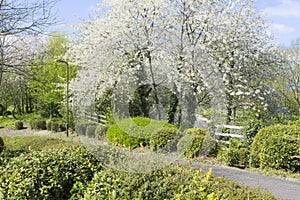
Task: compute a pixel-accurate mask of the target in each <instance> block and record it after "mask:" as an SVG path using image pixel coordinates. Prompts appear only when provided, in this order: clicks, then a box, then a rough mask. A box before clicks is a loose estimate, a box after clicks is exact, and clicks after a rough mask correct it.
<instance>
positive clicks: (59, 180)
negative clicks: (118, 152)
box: [0, 146, 100, 199]
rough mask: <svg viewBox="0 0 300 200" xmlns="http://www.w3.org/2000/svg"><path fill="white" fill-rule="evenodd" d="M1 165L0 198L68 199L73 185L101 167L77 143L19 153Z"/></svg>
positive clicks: (88, 177) (84, 183) (85, 180)
mask: <svg viewBox="0 0 300 200" xmlns="http://www.w3.org/2000/svg"><path fill="white" fill-rule="evenodd" d="M0 168H1V176H0V182H1V184H0V198H1V199H69V198H70V197H71V196H72V194H71V191H74V190H72V188H73V186H74V185H78V182H80V183H82V184H83V185H86V184H87V183H88V182H89V181H90V180H91V179H92V177H93V174H94V172H95V171H98V170H99V169H100V166H99V165H98V164H97V161H96V160H95V158H94V157H93V156H91V155H90V154H89V152H88V151H87V150H85V149H84V148H83V147H80V146H78V147H72V148H62V149H57V150H51V151H36V152H32V153H28V154H22V155H20V156H19V157H17V158H12V159H11V160H10V161H9V162H8V163H7V164H6V165H5V166H1V167H0ZM75 183H76V184H75Z"/></svg>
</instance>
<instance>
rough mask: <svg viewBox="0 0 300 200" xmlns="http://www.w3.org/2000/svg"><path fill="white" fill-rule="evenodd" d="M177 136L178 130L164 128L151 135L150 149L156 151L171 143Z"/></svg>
mask: <svg viewBox="0 0 300 200" xmlns="http://www.w3.org/2000/svg"><path fill="white" fill-rule="evenodd" d="M176 135H178V128H169V127H163V128H161V129H160V130H159V131H158V132H156V133H154V134H152V135H151V138H150V141H149V142H150V147H151V148H152V150H154V151H156V150H158V149H160V148H163V147H165V146H166V145H167V144H168V143H171V142H172V141H173V140H174V139H175V137H176Z"/></svg>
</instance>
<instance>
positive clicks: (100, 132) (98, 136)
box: [95, 124, 108, 139]
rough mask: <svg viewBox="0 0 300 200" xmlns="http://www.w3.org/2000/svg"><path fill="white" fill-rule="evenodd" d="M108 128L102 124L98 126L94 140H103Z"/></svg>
mask: <svg viewBox="0 0 300 200" xmlns="http://www.w3.org/2000/svg"><path fill="white" fill-rule="evenodd" d="M107 129H108V126H107V125H104V124H99V125H98V126H97V128H96V130H95V138H96V139H103V137H105V134H106V132H107Z"/></svg>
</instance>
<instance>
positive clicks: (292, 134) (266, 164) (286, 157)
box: [250, 125, 300, 171]
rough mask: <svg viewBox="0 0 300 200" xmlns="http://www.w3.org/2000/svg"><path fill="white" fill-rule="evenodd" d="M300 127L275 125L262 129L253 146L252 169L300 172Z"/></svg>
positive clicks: (251, 155) (251, 154)
mask: <svg viewBox="0 0 300 200" xmlns="http://www.w3.org/2000/svg"><path fill="white" fill-rule="evenodd" d="M299 146H300V127H299V126H296V125H274V126H270V127H267V128H264V129H261V130H260V131H259V132H258V133H257V135H256V136H255V138H254V141H253V144H252V146H251V153H250V165H251V166H252V167H261V168H274V169H285V170H289V171H300V159H299V157H298V156H299V155H300V149H299Z"/></svg>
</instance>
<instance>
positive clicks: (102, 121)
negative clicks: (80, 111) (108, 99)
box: [84, 112, 106, 124]
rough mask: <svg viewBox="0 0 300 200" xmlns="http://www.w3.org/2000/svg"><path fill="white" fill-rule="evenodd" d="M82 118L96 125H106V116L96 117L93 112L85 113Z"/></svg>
mask: <svg viewBox="0 0 300 200" xmlns="http://www.w3.org/2000/svg"><path fill="white" fill-rule="evenodd" d="M84 118H85V120H86V121H90V122H94V123H98V124H105V123H106V116H105V115H97V114H96V113H93V112H85V113H84Z"/></svg>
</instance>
